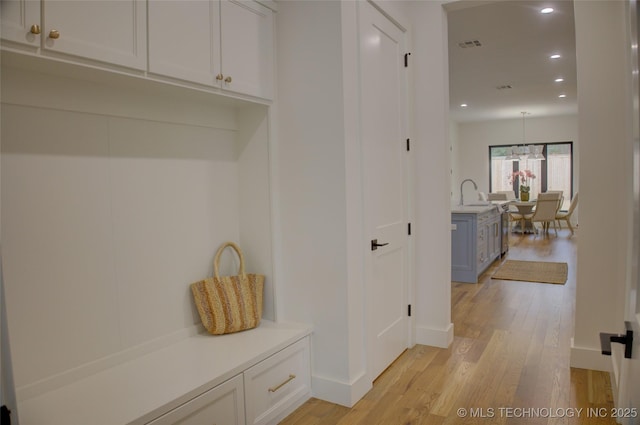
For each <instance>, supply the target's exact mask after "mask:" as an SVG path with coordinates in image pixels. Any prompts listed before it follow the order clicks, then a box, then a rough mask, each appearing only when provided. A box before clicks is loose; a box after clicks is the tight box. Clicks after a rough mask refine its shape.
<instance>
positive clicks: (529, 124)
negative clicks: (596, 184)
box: [453, 115, 580, 217]
mask: <svg viewBox="0 0 640 425" xmlns="http://www.w3.org/2000/svg"><path fill="white" fill-rule="evenodd" d="M457 129H458V158H459V162H458V165H459V167H460V169H459V170H458V171H457V173H458V181H456V182H454V183H453V187H454V194H453V201H454V202H455V203H459V202H460V182H461V181H462V180H464V179H466V178H471V179H473V180H474V181H475V182H476V183H477V184H478V190H479V191H482V192H485V193H489V146H490V145H509V144H513V145H515V144H518V142H520V143H522V118H514V119H513V120H496V121H481V122H465V123H459V124H457ZM526 141H527V143H541V142H545V143H551V142H573V155H574V158H573V167H574V170H573V183H574V186H573V192H574V193H576V192H578V188H579V182H580V178H579V177H580V173H579V169H580V162H579V158H580V142H579V140H578V117H577V116H575V115H564V116H554V117H539V118H537V117H533V116H530V117H527V118H526ZM464 198H465V202H466V201H467V199H477V193H476V191H475V190H473V185H470V184H465V186H464ZM576 217H577V213H576Z"/></svg>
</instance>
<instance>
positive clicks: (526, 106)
mask: <svg viewBox="0 0 640 425" xmlns="http://www.w3.org/2000/svg"><path fill="white" fill-rule="evenodd" d="M544 7H552V8H553V9H554V12H552V13H550V14H542V13H540V10H541V9H542V8H544ZM447 11H448V22H449V23H448V26H449V96H450V113H451V118H452V119H453V120H454V121H456V122H468V121H486V120H496V119H513V118H520V117H522V114H521V112H527V113H529V114H530V116H531V117H543V116H549V115H565V114H576V113H577V111H578V106H577V89H576V56H575V28H574V17H573V2H572V1H567V0H550V1H528V0H522V1H521V0H505V1H493V2H488V1H463V2H455V3H450V4H449V5H448V7H447ZM475 41H478V42H479V43H475ZM466 42H471V43H472V44H471V46H470V47H465V48H462V47H460V46H459V43H466ZM477 44H480V45H479V46H478V45H477ZM467 45H468V43H467ZM555 53H558V54H560V55H562V57H561V58H559V59H550V58H549V57H550V56H551V55H552V54H555ZM556 78H564V81H563V82H555V79H556ZM561 94H564V95H566V97H565V98H560V97H558V96H559V95H561ZM463 103H464V104H467V105H468V106H467V107H461V106H460V105H461V104H463ZM527 116H529V115H527Z"/></svg>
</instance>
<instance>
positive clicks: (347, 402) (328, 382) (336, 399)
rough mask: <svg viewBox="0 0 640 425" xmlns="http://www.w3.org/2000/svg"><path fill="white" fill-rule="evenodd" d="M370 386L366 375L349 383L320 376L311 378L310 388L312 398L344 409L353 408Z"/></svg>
mask: <svg viewBox="0 0 640 425" xmlns="http://www.w3.org/2000/svg"><path fill="white" fill-rule="evenodd" d="M372 386H373V385H372V383H371V381H370V380H369V379H367V376H366V374H362V375H360V376H359V377H357V378H356V379H355V380H353V382H351V383H347V382H341V381H337V380H335V379H329V378H325V377H322V376H316V375H312V376H311V388H312V392H313V396H314V397H316V398H319V399H321V400H325V401H329V402H331V403H336V404H340V405H342V406H346V407H353V405H354V404H356V403H357V402H358V401H359V400H360V399H361V398H362V397H364V395H365V394H366V393H367V392H368V391H369V390H370V389H371V388H372Z"/></svg>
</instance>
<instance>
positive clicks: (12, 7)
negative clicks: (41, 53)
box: [0, 0, 40, 47]
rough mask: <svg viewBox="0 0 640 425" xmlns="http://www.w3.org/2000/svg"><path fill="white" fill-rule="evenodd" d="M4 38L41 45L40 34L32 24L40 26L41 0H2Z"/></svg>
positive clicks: (26, 43)
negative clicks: (33, 29) (32, 27)
mask: <svg viewBox="0 0 640 425" xmlns="http://www.w3.org/2000/svg"><path fill="white" fill-rule="evenodd" d="M0 17H2V38H3V39H5V40H11V41H15V42H16V43H21V44H25V45H29V46H33V47H40V35H39V34H34V33H32V32H31V26H32V25H37V26H38V27H40V0H2V1H1V2H0Z"/></svg>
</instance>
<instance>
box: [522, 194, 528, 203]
mask: <svg viewBox="0 0 640 425" xmlns="http://www.w3.org/2000/svg"><path fill="white" fill-rule="evenodd" d="M520 200H521V201H524V202H528V201H529V192H521V193H520Z"/></svg>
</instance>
